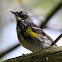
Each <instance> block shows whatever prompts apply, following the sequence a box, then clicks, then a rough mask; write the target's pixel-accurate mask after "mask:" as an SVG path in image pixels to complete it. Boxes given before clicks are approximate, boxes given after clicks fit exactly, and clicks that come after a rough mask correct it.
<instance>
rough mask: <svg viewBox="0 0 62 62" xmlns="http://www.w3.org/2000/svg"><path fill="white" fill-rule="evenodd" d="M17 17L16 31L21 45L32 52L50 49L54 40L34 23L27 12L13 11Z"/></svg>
mask: <svg viewBox="0 0 62 62" xmlns="http://www.w3.org/2000/svg"><path fill="white" fill-rule="evenodd" d="M11 12H12V13H13V14H14V15H15V17H16V22H17V26H16V30H17V36H18V40H19V42H20V44H21V45H22V46H24V47H25V48H27V49H29V50H31V51H32V52H38V51H39V50H43V49H45V48H47V47H49V46H50V45H51V44H52V42H54V41H53V39H52V38H51V37H50V36H48V35H47V34H46V33H45V32H44V31H42V29H41V28H39V27H38V26H37V25H35V24H34V23H33V20H32V18H31V16H29V15H28V13H27V12H25V11H17V12H13V11H11Z"/></svg>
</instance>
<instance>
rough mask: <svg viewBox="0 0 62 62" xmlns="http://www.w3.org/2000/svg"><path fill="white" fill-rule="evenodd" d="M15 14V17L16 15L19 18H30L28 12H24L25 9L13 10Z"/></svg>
mask: <svg viewBox="0 0 62 62" xmlns="http://www.w3.org/2000/svg"><path fill="white" fill-rule="evenodd" d="M11 12H12V13H13V14H14V15H15V17H16V19H17V20H19V19H20V20H26V19H27V18H28V13H26V12H24V11H19V12H18V11H17V12H13V11H11Z"/></svg>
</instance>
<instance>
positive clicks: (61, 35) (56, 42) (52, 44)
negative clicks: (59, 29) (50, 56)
mask: <svg viewBox="0 0 62 62" xmlns="http://www.w3.org/2000/svg"><path fill="white" fill-rule="evenodd" d="M61 37H62V34H61V35H60V36H59V37H58V38H57V39H56V40H55V41H54V42H53V43H52V44H51V46H52V45H55V44H56V43H57V42H58V40H59V39H60V38H61Z"/></svg>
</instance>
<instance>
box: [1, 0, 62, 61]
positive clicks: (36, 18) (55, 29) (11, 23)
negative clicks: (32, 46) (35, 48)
mask: <svg viewBox="0 0 62 62" xmlns="http://www.w3.org/2000/svg"><path fill="white" fill-rule="evenodd" d="M61 3H62V0H0V55H1V54H3V53H4V52H5V51H7V50H9V49H11V48H13V47H14V46H15V45H17V44H19V42H18V39H17V34H16V20H15V17H14V15H13V14H12V13H11V12H10V11H22V10H23V11H26V12H27V13H28V14H29V15H30V16H31V17H32V19H33V23H35V24H36V25H37V26H39V27H41V26H42V24H43V23H44V22H45V21H46V20H48V22H47V24H46V25H45V27H44V28H43V29H42V30H43V31H44V32H46V33H47V34H48V35H49V36H50V37H51V38H52V39H53V40H55V39H56V38H57V37H58V36H59V35H60V34H61V33H62V7H61ZM57 7H58V8H57ZM50 15H51V16H50ZM61 41H62V39H60V40H59V41H58V42H57V45H58V46H62V42H61ZM27 53H32V52H31V51H29V50H27V49H25V48H24V47H22V46H19V47H17V48H15V49H14V50H12V51H10V52H8V53H7V54H5V55H3V56H2V57H0V61H3V60H6V59H10V58H14V57H17V56H21V55H22V54H27Z"/></svg>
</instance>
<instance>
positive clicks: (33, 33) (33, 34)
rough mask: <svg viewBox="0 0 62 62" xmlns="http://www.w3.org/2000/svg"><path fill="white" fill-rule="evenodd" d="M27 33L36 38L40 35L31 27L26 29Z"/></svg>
mask: <svg viewBox="0 0 62 62" xmlns="http://www.w3.org/2000/svg"><path fill="white" fill-rule="evenodd" d="M26 33H27V34H28V35H29V36H31V37H36V38H38V37H39V36H38V35H37V34H36V33H35V32H33V31H32V30H31V29H29V28H28V29H27V30H26Z"/></svg>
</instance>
